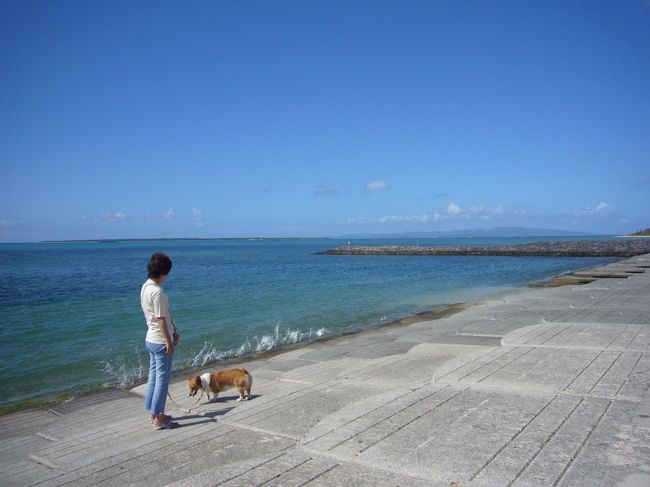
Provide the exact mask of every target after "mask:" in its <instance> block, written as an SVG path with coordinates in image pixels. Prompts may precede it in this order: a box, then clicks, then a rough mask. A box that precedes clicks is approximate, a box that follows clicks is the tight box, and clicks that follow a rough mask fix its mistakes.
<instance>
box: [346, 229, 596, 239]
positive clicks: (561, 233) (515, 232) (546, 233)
mask: <svg viewBox="0 0 650 487" xmlns="http://www.w3.org/2000/svg"><path fill="white" fill-rule="evenodd" d="M593 235H594V234H593V233H586V232H576V231H567V230H554V229H550V228H526V227H497V228H475V229H465V230H448V231H438V232H403V233H358V234H350V235H341V236H339V237H335V238H337V239H346V238H349V239H356V238H436V237H443V238H444V237H447V238H449V237H582V236H584V237H589V236H593Z"/></svg>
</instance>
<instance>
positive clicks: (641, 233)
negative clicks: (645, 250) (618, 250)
mask: <svg viewBox="0 0 650 487" xmlns="http://www.w3.org/2000/svg"><path fill="white" fill-rule="evenodd" d="M630 237H650V228H646V229H645V230H639V231H638V232H635V233H631V234H630Z"/></svg>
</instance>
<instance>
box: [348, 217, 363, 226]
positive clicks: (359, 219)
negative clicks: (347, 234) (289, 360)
mask: <svg viewBox="0 0 650 487" xmlns="http://www.w3.org/2000/svg"><path fill="white" fill-rule="evenodd" d="M346 223H347V224H348V225H356V224H359V223H366V219H365V218H363V217H356V218H348V219H347V221H346Z"/></svg>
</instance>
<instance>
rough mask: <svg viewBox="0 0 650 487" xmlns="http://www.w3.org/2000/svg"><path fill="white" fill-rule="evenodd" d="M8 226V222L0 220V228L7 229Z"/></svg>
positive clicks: (3, 219)
mask: <svg viewBox="0 0 650 487" xmlns="http://www.w3.org/2000/svg"><path fill="white" fill-rule="evenodd" d="M8 226H9V220H7V219H5V218H0V227H8Z"/></svg>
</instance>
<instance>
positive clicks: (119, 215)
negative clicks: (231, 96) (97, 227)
mask: <svg viewBox="0 0 650 487" xmlns="http://www.w3.org/2000/svg"><path fill="white" fill-rule="evenodd" d="M130 218H131V217H130V216H129V215H127V214H126V213H124V212H123V211H107V212H105V213H100V214H98V215H83V216H82V217H81V219H82V220H90V221H105V222H121V221H124V220H127V219H130Z"/></svg>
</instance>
